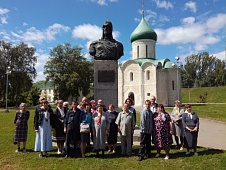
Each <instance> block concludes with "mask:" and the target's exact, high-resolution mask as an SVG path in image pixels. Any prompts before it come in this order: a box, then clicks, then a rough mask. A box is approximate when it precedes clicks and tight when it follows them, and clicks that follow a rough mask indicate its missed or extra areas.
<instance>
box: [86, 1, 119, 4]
mask: <svg viewBox="0 0 226 170" xmlns="http://www.w3.org/2000/svg"><path fill="white" fill-rule="evenodd" d="M90 1H91V2H93V3H97V4H99V5H108V3H107V0H90ZM108 2H111V3H114V2H118V0H108Z"/></svg>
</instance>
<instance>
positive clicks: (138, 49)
mask: <svg viewBox="0 0 226 170" xmlns="http://www.w3.org/2000/svg"><path fill="white" fill-rule="evenodd" d="M139 51H140V50H139V45H138V46H137V58H139Z"/></svg>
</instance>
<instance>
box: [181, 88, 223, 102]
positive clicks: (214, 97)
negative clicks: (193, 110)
mask: <svg viewBox="0 0 226 170" xmlns="http://www.w3.org/2000/svg"><path fill="white" fill-rule="evenodd" d="M181 93H182V102H183V103H199V102H200V99H199V96H200V95H204V94H205V93H207V97H206V103H226V97H225V96H226V86H219V87H200V88H190V101H189V89H188V88H182V90H181Z"/></svg>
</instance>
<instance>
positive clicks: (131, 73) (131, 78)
mask: <svg viewBox="0 0 226 170" xmlns="http://www.w3.org/2000/svg"><path fill="white" fill-rule="evenodd" d="M130 81H133V72H130Z"/></svg>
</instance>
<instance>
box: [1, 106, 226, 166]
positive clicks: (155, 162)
mask: <svg viewBox="0 0 226 170" xmlns="http://www.w3.org/2000/svg"><path fill="white" fill-rule="evenodd" d="M198 107H201V106H197V108H195V107H194V110H197V113H198V114H199V115H200V116H201V115H202V113H201V111H202V110H204V109H203V108H200V110H198ZM204 108H206V106H204ZM209 109H210V108H209ZM33 114H34V111H33V110H31V117H30V119H29V132H28V141H27V151H28V152H27V153H21V152H20V153H15V152H14V151H15V149H16V145H13V135H14V124H13V120H14V116H15V111H10V112H9V113H5V112H4V111H0V129H1V135H0V141H1V142H0V169H9V170H14V169H23V170H24V169H64V170H66V169H81V170H83V169H84V170H87V169H92V170H94V169H132V170H134V169H139V170H143V169H148V170H149V169H157V170H158V169H159V170H160V169H161V170H164V169H166V170H171V169H172V170H175V169H183V170H191V169H200V170H203V169H205V170H213V169H216V170H220V169H222V170H223V169H226V161H225V160H226V151H223V150H217V149H208V148H198V152H199V156H198V157H195V156H193V155H192V156H189V157H187V156H185V150H184V151H178V150H175V149H172V150H171V155H170V158H171V159H169V160H164V159H163V158H164V152H163V151H162V153H163V155H162V157H161V158H149V159H145V160H144V161H142V162H138V161H137V158H138V157H137V153H138V149H139V147H138V146H134V149H135V150H134V151H133V154H132V156H130V157H122V156H121V155H120V148H119V147H118V148H117V149H118V150H117V154H116V155H112V154H106V156H105V157H104V158H95V154H94V153H91V152H89V150H90V148H88V149H87V151H88V152H87V154H86V155H87V157H86V158H85V159H84V158H75V159H71V158H69V159H64V158H63V157H60V156H59V155H57V154H56V148H54V150H53V151H52V152H50V155H51V157H49V158H39V157H38V153H36V152H33V148H34V142H35V132H34V131H33V128H32V125H33ZM207 114H209V113H207ZM155 152H156V151H155V150H154V151H153V153H152V157H154V154H155ZM78 156H80V151H78Z"/></svg>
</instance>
